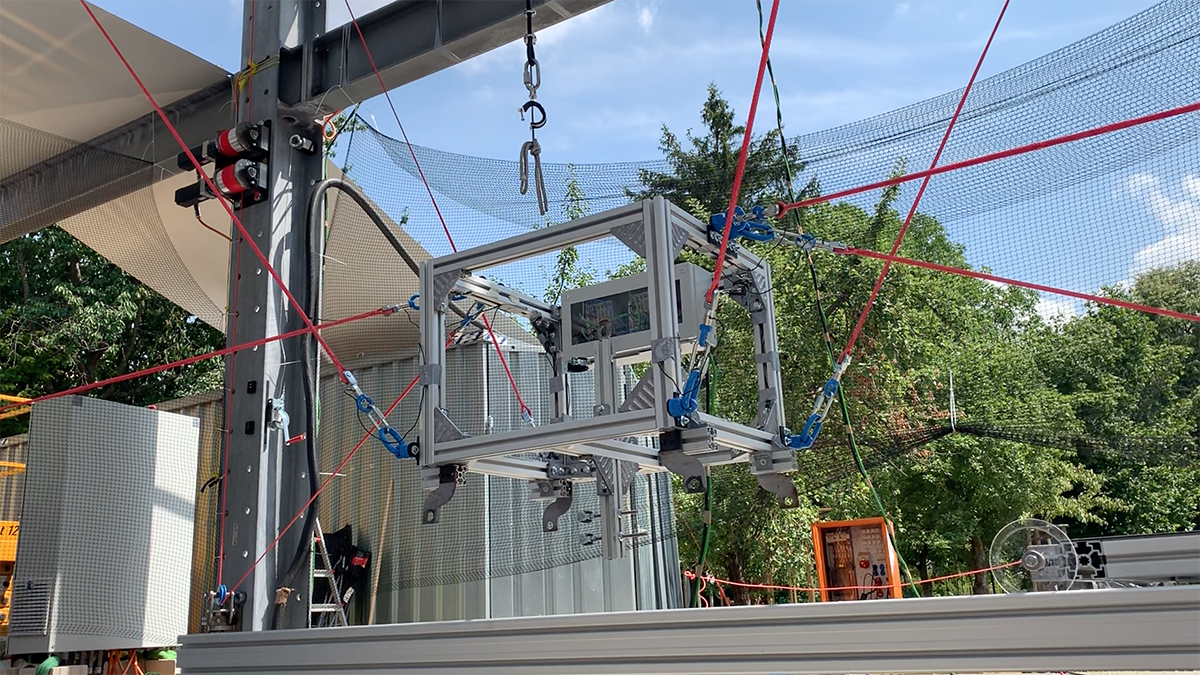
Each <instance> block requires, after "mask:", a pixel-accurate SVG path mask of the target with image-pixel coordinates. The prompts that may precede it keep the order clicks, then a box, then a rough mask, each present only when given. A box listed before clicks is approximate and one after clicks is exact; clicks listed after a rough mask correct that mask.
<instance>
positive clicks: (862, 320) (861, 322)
mask: <svg viewBox="0 0 1200 675" xmlns="http://www.w3.org/2000/svg"><path fill="white" fill-rule="evenodd" d="M1008 3H1009V0H1004V6H1002V7H1001V8H1000V16H998V17H996V25H994V26H992V34H991V35H989V36H988V39H987V44H985V45H984V46H983V52H982V53H981V54H980V55H979V60H978V61H977V62H975V70H973V71H972V72H971V79H970V80H968V81H967V86H966V88H965V89H963V93H962V97H961V98H959V99H958V107H957V108H955V109H954V115H953V116H951V117H950V124H949V125H947V126H946V133H945V134H943V135H942V142H941V143H940V144H938V149H937V152H936V153H934V155H933V161H932V162H930V164H929V168H930V170H933V169H936V168H937V163H938V160H939V159H941V158H942V151H943V150H945V149H946V142H947V141H949V140H950V133H951V132H952V131H954V125H955V123H956V122H958V116H959V114H961V113H962V109H963V106H964V105H966V103H967V96H969V95H970V93H971V87H972V86H973V85H974V84H975V78H976V76H978V75H979V69H980V68H982V67H983V60H984V58H986V57H987V53H988V49H990V48H991V46H992V40H993V39H994V38H995V37H996V31H998V30H1000V22H1001V21H1002V20H1003V19H1004V13H1005V12H1006V11H1008ZM931 178H932V176H926V177H925V179H924V180H923V181H921V187H920V189H918V190H917V196H916V197H915V198H914V199H913V203H912V207H911V208H909V210H908V215H907V216H905V217H904V224H903V225H901V226H900V232H899V233H898V234H897V235H896V241H894V242H892V250H891V253H889V255H896V251H899V250H900V244H901V242H903V241H904V235H905V234H907V233H908V226H909V224H910V223H912V219H913V216H914V215H916V213H917V206H918V205H919V204H920V203H921V197H923V196H924V195H925V188H927V187H929V181H930V179H931ZM891 269H892V261H891V260H887V261H885V262H884V263H883V269H881V270H879V276H878V277H877V278H876V279H875V286H874V288H872V289H871V295H870V296H868V297H867V305H866V306H865V307H863V311H862V313H861V314H859V315H858V323H856V324H854V330H853V331H851V333H850V339H849V340H847V341H846V348H845V349H843V350H842V355H841V356H840V357H839V358H838V363H843V362H845V360H846V358H847V357H848V356H850V353H851V352H853V351H854V343H856V342H858V336H859V335H860V334H861V333H862V329H863V326H865V325H866V323H867V317H868V316H869V315H870V314H871V308H872V307H874V306H875V300H876V298H878V297H879V289H880V288H882V287H883V280H884V279H885V278H886V277H887V274H888V272H889V271H890V270H891Z"/></svg>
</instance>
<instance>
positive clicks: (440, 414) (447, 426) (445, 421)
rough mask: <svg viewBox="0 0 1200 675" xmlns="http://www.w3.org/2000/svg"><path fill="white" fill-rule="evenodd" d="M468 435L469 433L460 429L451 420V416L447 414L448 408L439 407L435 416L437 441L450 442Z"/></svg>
mask: <svg viewBox="0 0 1200 675" xmlns="http://www.w3.org/2000/svg"><path fill="white" fill-rule="evenodd" d="M466 437H467V435H466V434H464V433H463V432H462V431H461V430H459V428H458V426H457V425H455V424H454V422H451V421H450V417H449V416H448V415H447V414H446V409H445V408H438V409H437V411H436V412H435V413H434V416H433V438H434V441H435V442H437V443H449V442H451V441H457V440H459V439H463V438H466Z"/></svg>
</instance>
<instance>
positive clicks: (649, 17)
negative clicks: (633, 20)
mask: <svg viewBox="0 0 1200 675" xmlns="http://www.w3.org/2000/svg"><path fill="white" fill-rule="evenodd" d="M657 13H658V10H657V8H655V7H654V5H652V4H650V3H648V2H638V9H637V20H638V26H640V27H641V29H642V32H643V33H645V34H646V35H649V34H650V29H651V28H652V27H653V26H654V15H655V14H657Z"/></svg>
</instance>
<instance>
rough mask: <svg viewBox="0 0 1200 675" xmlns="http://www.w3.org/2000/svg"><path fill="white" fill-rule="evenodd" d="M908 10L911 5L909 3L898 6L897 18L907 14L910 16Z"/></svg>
mask: <svg viewBox="0 0 1200 675" xmlns="http://www.w3.org/2000/svg"><path fill="white" fill-rule="evenodd" d="M908 10H909V4H908V3H907V2H901V3H899V4H898V5H896V16H904V15H905V14H908Z"/></svg>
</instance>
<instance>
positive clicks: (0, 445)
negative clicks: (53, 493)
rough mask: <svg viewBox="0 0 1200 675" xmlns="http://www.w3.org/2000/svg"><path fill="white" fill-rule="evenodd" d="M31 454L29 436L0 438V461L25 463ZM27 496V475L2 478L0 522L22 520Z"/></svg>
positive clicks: (0, 485)
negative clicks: (22, 506)
mask: <svg viewBox="0 0 1200 675" xmlns="http://www.w3.org/2000/svg"><path fill="white" fill-rule="evenodd" d="M28 452H29V436H28V435H27V434H21V435H20V436H10V437H9V438H0V459H3V460H5V461H8V462H18V463H21V464H24V463H25V458H26V457H27V456H28ZM24 496H25V473H24V472H22V473H19V474H17V475H15V476H8V477H7V478H0V520H21V500H22V499H24Z"/></svg>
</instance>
